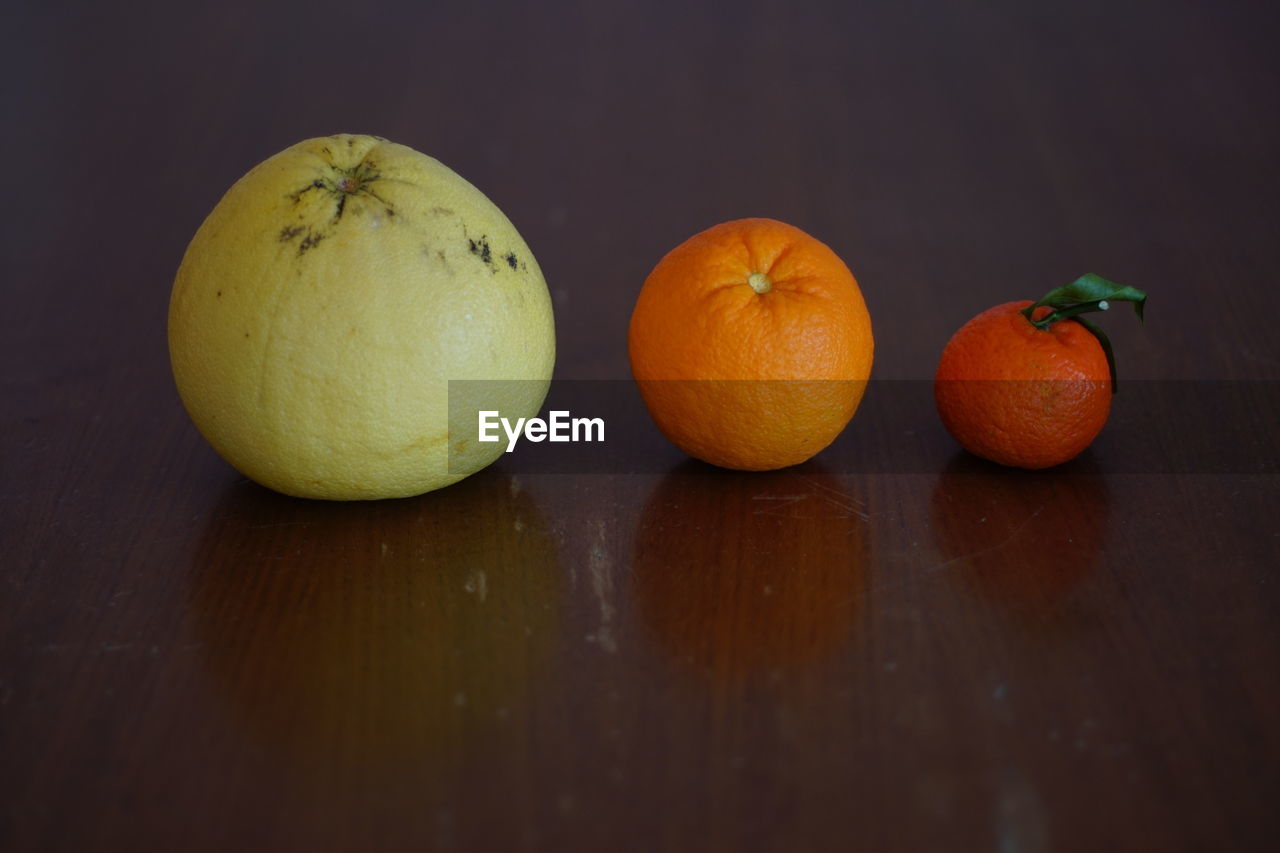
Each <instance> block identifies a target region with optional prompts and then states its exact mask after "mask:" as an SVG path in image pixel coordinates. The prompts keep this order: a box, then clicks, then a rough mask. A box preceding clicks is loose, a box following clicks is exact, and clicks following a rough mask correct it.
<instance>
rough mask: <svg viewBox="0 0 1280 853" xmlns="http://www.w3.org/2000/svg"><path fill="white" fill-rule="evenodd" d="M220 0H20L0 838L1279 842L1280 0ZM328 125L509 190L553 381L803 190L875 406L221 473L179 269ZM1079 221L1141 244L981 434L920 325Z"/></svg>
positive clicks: (11, 51)
mask: <svg viewBox="0 0 1280 853" xmlns="http://www.w3.org/2000/svg"><path fill="white" fill-rule="evenodd" d="M238 5H239V4H227V3H211V2H205V3H140V4H130V5H128V6H127V7H124V10H122V9H117V8H113V4H91V3H83V2H82V3H75V2H71V3H47V4H36V3H22V4H17V3H15V4H10V6H9V8H8V11H7V13H6V17H7V19H8V20H9V26H8V38H7V39H6V48H5V52H4V56H3V58H2V59H0V68H2V70H3V79H4V80H5V85H4V87H3V90H0V98H2V99H3V100H2V106H3V113H2V114H3V116H4V120H5V126H6V127H7V131H6V132H5V133H4V135H3V141H2V142H0V145H3V147H4V151H5V157H4V162H5V163H7V164H8V166H7V168H6V169H5V170H4V173H3V178H0V183H3V185H4V186H5V187H6V188H7V189H8V193H7V195H6V202H7V203H6V204H5V206H4V212H3V217H4V224H3V232H2V233H0V241H2V245H3V257H4V259H5V262H6V263H7V264H8V272H7V273H5V275H4V296H5V299H4V302H5V310H4V311H3V323H4V326H3V335H2V336H0V348H2V349H0V351H2V353H3V362H2V368H0V369H2V370H3V373H2V374H0V375H2V383H3V384H2V385H0V393H2V395H3V410H2V411H0V438H2V440H3V445H2V448H0V450H2V457H0V473H2V476H0V561H2V564H0V849H3V850H5V851H25V850H131V851H136V850H152V849H154V850H274V849H299V850H304V849H306V850H310V849H320V850H376V849H406V848H415V849H433V848H438V849H460V850H465V849H493V850H509V849H542V850H607V849H622V850H636V851H650V850H824V849H841V850H844V849H866V850H888V849H921V850H935V849H990V850H996V849H998V850H1008V851H1021V853H1030V851H1042V850H1103V849H1117V850H1119V849H1123V850H1182V849H1186V850H1209V849H1214V850H1233V851H1234V850H1251V849H1258V850H1262V849H1275V846H1274V845H1276V843H1277V841H1280V811H1277V808H1276V804H1277V800H1278V799H1280V684H1278V675H1280V630H1278V629H1280V626H1278V624H1277V616H1278V614H1280V587H1278V584H1277V577H1276V572H1277V565H1278V564H1280V560H1278V559H1277V558H1278V556H1280V537H1278V534H1277V531H1278V529H1280V524H1277V519H1280V488H1278V487H1280V463H1278V462H1277V455H1276V448H1275V444H1276V437H1277V430H1276V424H1277V422H1278V421H1280V392H1278V390H1277V389H1278V388H1280V385H1278V384H1277V380H1280V345H1278V344H1277V334H1276V331H1275V318H1276V316H1277V315H1278V314H1280V297H1277V290H1276V287H1275V270H1276V269H1277V267H1280V228H1278V227H1277V225H1278V223H1280V216H1278V214H1280V201H1278V200H1280V172H1278V169H1280V167H1278V165H1277V163H1278V162H1280V161H1278V160H1277V157H1276V154H1277V151H1280V109H1277V106H1278V101H1277V93H1278V92H1280V64H1278V62H1277V59H1276V56H1277V54H1276V51H1275V48H1274V36H1275V32H1276V24H1277V16H1276V13H1275V12H1274V7H1273V6H1271V5H1269V4H1263V3H1261V2H1257V3H1231V4H1209V3H1197V2H1192V0H1168V2H1155V0H1148V2H1142V0H1134V1H1133V2H1128V0H1126V2H1096V1H1095V0H1085V2H1070V3H1067V2H1062V3H1028V2H1020V1H1019V0H1004V2H973V3H926V2H895V1H894V0H883V2H880V0H876V1H875V2H859V3H839V2H830V3H825V4H813V3H801V4H796V5H792V4H780V3H762V2H744V3H736V4H730V3H719V4H713V5H694V6H689V5H686V4H684V3H664V2H653V0H648V2H622V3H603V4H574V5H569V4H563V5H561V4H554V3H549V4H527V5H526V4H517V3H498V4H462V3H454V4H450V8H445V9H431V8H429V6H430V4H417V3H408V2H404V3H400V4H378V3H370V4H340V3H324V2H317V3H310V4H305V5H297V6H292V7H286V6H267V7H266V8H252V7H251V6H250V4H245V7H244V8H237V6H238ZM339 131H354V132H369V133H376V134H380V135H382V136H386V137H389V138H391V139H393V140H396V141H399V142H403V143H406V144H408V145H411V146H413V147H415V148H418V149H419V150H422V151H425V152H427V153H430V154H432V155H434V156H436V157H438V158H440V159H441V160H442V161H444V162H445V163H447V164H449V165H450V166H451V167H453V168H454V169H456V170H457V171H459V172H460V173H461V174H463V175H464V176H466V177H467V178H468V179H469V180H471V181H472V182H473V183H475V184H476V185H477V186H479V187H480V188H481V189H482V190H484V191H485V192H486V193H487V194H488V195H489V196H490V197H491V198H493V199H494V201H496V202H497V203H498V205H499V206H501V207H502V208H503V209H504V211H505V212H506V213H507V214H508V215H509V216H510V218H511V219H512V221H513V222H514V223H515V224H516V225H517V227H518V228H519V229H520V230H521V232H522V234H523V235H524V237H525V238H526V239H527V241H528V243H529V244H530V246H531V247H532V248H533V249H534V251H535V252H536V253H537V257H538V260H539V261H540V263H541V265H542V267H543V269H544V270H545V272H546V275H547V279H548V283H549V287H550V290H551V293H552V296H553V299H554V304H555V311H556V319H557V328H558V342H559V344H558V345H559V358H558V362H557V368H556V370H557V377H558V379H562V380H598V382H594V383H581V384H579V385H578V386H575V387H578V389H579V390H583V389H586V390H588V391H589V390H590V389H591V388H592V387H595V388H598V389H602V390H601V393H602V394H605V395H606V396H607V395H609V394H612V395H614V396H615V397H622V398H624V399H623V400H622V403H623V404H625V403H626V401H627V399H630V400H631V402H632V403H634V397H628V394H631V393H633V392H631V391H630V390H629V389H630V386H628V385H627V384H626V380H627V379H628V376H629V374H628V370H627V361H626V348H625V336H626V325H627V320H628V318H629V314H630V309H631V306H632V304H633V302H634V299H635V296H636V292H637V289H638V287H639V285H640V283H641V282H642V281H643V279H644V276H645V274H646V273H647V272H648V270H649V269H650V268H651V267H652V265H653V264H654V263H655V262H656V261H657V260H658V258H659V257H661V255H662V254H663V253H664V252H666V251H667V250H668V249H670V248H671V247H672V246H674V245H675V244H677V243H678V242H680V241H681V240H683V239H684V238H686V237H687V236H689V235H690V234H692V233H694V232H695V231H698V230H700V229H702V228H705V227H707V226H709V225H711V224H714V223H716V222H719V221H723V220H727V219H733V218H738V217H741V216H752V215H755V216H771V217H775V218H778V219H782V220H785V221H788V222H791V223H794V224H796V225H798V226H800V227H802V228H804V229H805V230H807V231H809V232H810V233H812V234H814V235H815V236H817V237H819V238H820V239H822V240H824V241H825V242H827V243H828V244H829V245H831V246H832V247H833V248H834V249H835V250H836V251H837V252H838V253H839V254H840V255H841V256H842V257H843V258H844V259H845V260H846V261H847V262H848V263H849V265H850V267H851V268H852V269H853V270H854V272H855V274H856V275H857V276H858V278H859V281H860V282H861V285H862V288H863V292H864V294H865V296H866V299H867V302H868V305H869V307H870V310H871V313H872V317H873V321H874V324H875V333H876V341H877V351H876V366H875V373H874V379H875V381H874V382H873V384H872V387H871V389H870V391H869V392H868V397H867V403H866V410H865V412H860V413H859V415H858V417H857V418H855V420H854V422H853V424H852V425H851V426H850V428H849V429H848V430H847V431H846V432H845V433H844V435H843V436H842V437H841V438H840V439H839V441H838V442H837V443H836V444H835V445H834V446H833V447H832V448H831V449H830V450H828V451H827V452H826V453H824V454H822V455H820V456H819V457H817V459H815V460H813V461H812V462H810V463H808V464H806V465H804V466H801V467H799V468H796V469H792V470H787V471H782V472H777V473H771V474H759V475H757V474H741V473H732V472H727V471H719V470H716V469H712V468H709V467H707V466H703V465H700V464H697V463H692V462H689V461H687V460H686V459H685V458H684V457H683V456H682V455H681V454H680V453H679V452H678V451H676V450H675V449H674V448H672V447H670V446H669V445H666V444H665V442H663V441H662V439H661V438H660V436H657V434H656V432H655V431H654V429H653V427H652V425H651V424H649V423H648V422H647V421H646V420H645V419H644V418H643V417H638V418H637V419H635V420H634V421H632V422H628V423H626V424H622V425H618V426H619V430H620V431H619V435H623V434H626V435H627V436H629V438H627V440H625V441H624V440H622V439H621V438H620V439H619V440H617V441H615V442H613V443H610V444H608V446H607V452H606V451H604V450H602V451H601V454H602V455H599V456H597V457H595V462H593V463H592V462H586V463H578V465H579V467H577V468H574V467H572V466H571V467H569V468H566V469H556V470H547V469H541V470H540V469H539V468H538V466H537V465H533V464H527V465H525V466H524V467H520V463H519V462H518V461H508V460H504V461H501V462H499V463H498V464H496V465H494V466H492V467H491V468H490V469H487V470H485V471H484V472H482V473H480V474H478V475H476V476H475V477H473V478H471V479H469V480H466V481H464V482H462V483H460V484H458V485H456V486H454V487H451V488H449V489H446V490H443V491H440V492H437V493H432V494H428V495H425V496H423V497H420V498H416V499H409V500H403V501H391V502H378V503H357V504H332V503H320V502H307V501H301V500H295V499H289V498H284V497H281V496H278V495H276V494H274V493H271V492H268V491H266V490H264V489H262V488H261V487H258V486H256V485H254V484H252V483H250V482H248V481H246V480H244V479H243V478H242V477H240V476H239V475H238V474H237V473H236V472H235V471H234V470H232V469H231V468H230V467H228V466H227V465H226V464H225V463H224V462H223V461H222V460H221V459H219V458H218V457H217V456H216V455H215V454H214V452H213V451H212V450H211V449H210V448H209V447H208V446H207V445H206V444H205V443H204V441H203V440H202V439H201V438H200V436H199V435H198V433H197V432H196V431H195V429H194V427H193V426H192V424H191V423H190V421H189V420H188V418H187V416H186V414H185V413H184V411H183V409H182V406H181V403H180V401H179V399H178V396H177V394H176V391H175V389H174V386H173V382H172V378H171V376H170V373H169V364H168V354H167V350H166V342H165V316H166V310H167V303H168V296H169V289H170V286H171V283H172V280H173V273H174V270H175V269H176V267H177V264H178V262H179V260H180V258H181V256H182V252H183V250H184V248H185V246H186V241H187V240H188V239H189V238H190V237H191V235H192V233H193V232H194V231H195V229H196V227H197V226H198V225H199V223H200V221H201V219H202V218H203V216H204V215H205V214H206V213H207V212H208V210H209V209H210V208H211V207H212V206H213V204H214V203H215V202H216V201H217V199H218V198H219V197H220V195H221V193H222V192H223V191H224V190H225V189H226V187H228V186H229V185H230V184H231V182H232V181H233V180H235V179H236V178H237V177H239V176H240V175H241V174H242V173H243V172H245V171H246V170H247V169H248V168H249V167H251V166H252V165H253V164H255V163H256V162H258V161H259V160H261V159H263V158H265V157H266V156H269V155H270V154H273V153H275V152H276V151H278V150H280V149H282V148H284V147H286V146H287V145H289V144H292V143H293V142H296V141H298V140H300V139H303V138H306V137H309V136H317V135H324V134H329V133H335V132H339ZM1087 271H1093V272H1097V273H1100V274H1103V275H1105V276H1107V277H1109V278H1112V279H1115V280H1117V281H1120V282H1124V283H1126V284H1132V285H1134V286H1137V287H1140V288H1143V289H1145V290H1147V291H1148V292H1149V293H1150V295H1151V296H1150V305H1149V309H1148V312H1147V323H1146V324H1145V326H1143V325H1140V324H1138V323H1137V321H1136V320H1135V318H1134V317H1133V316H1132V314H1131V313H1122V312H1112V315H1113V316H1109V317H1107V318H1106V319H1105V322H1106V325H1107V327H1108V329H1109V330H1110V332H1111V333H1112V340H1113V341H1114V343H1115V346H1116V350H1117V352H1118V358H1119V366H1120V372H1121V383H1122V388H1121V393H1120V395H1119V396H1118V397H1117V398H1116V406H1115V412H1114V415H1113V420H1112V423H1111V424H1110V425H1109V426H1108V428H1107V431H1105V432H1104V433H1103V435H1102V436H1101V437H1100V438H1099V440H1098V442H1097V443H1096V444H1095V446H1094V447H1093V448H1092V449H1091V450H1090V451H1088V452H1087V453H1086V454H1085V455H1084V456H1083V457H1081V458H1080V459H1079V460H1077V461H1076V462H1073V463H1071V464H1069V465H1067V466H1064V467H1063V468H1061V469H1058V470H1053V471H1048V472H1042V473H1038V474H1026V473H1018V472H1010V471H1005V470H1000V469H997V468H994V467H992V466H989V465H986V464H983V463H979V462H977V461H975V460H973V459H971V458H969V457H966V456H965V455H964V454H963V453H961V452H959V451H958V450H957V448H956V447H955V445H954V444H953V443H952V442H951V440H950V438H949V437H948V436H947V434H946V433H945V432H944V431H943V429H942V427H941V425H940V424H939V422H938V420H937V417H936V415H935V414H934V412H933V411H932V408H931V406H930V404H929V402H928V389H929V385H928V381H927V380H929V378H930V377H931V376H932V371H933V368H934V366H935V364H936V361H937V357H938V353H939V352H940V350H941V347H942V345H943V344H944V343H945V341H946V340H947V338H948V336H949V335H950V334H951V332H952V331H954V330H955V329H956V328H957V327H959V325H960V324H961V323H963V322H964V321H965V320H966V319H968V318H969V317H970V316H972V315H973V314H975V313H977V312H978V311H980V310H982V309H984V308H986V307H988V306H990V305H992V304H995V303H997V302H1003V301H1007V300H1010V299H1017V298H1035V297H1037V296H1039V295H1040V294H1041V293H1043V292H1044V291H1046V290H1048V289H1049V288H1051V287H1054V286H1056V285H1059V284H1062V283H1065V282H1066V281H1069V280H1071V279H1073V278H1074V277H1075V276H1077V275H1079V274H1081V273H1083V272H1087ZM1126 381H1128V382H1129V385H1128V386H1127V387H1126V386H1125V384H1124V383H1125V382H1126ZM1130 389H1131V390H1130ZM516 455H517V456H518V455H519V454H518V453H517V454H516ZM513 460H514V457H513Z"/></svg>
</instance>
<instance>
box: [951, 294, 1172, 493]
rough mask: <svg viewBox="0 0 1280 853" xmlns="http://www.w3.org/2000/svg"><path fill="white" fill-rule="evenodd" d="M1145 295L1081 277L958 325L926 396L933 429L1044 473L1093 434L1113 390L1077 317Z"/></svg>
mask: <svg viewBox="0 0 1280 853" xmlns="http://www.w3.org/2000/svg"><path fill="white" fill-rule="evenodd" d="M1146 300H1147V295H1146V294H1145V293H1143V292H1142V291H1140V290H1137V289H1135V288H1132V287H1124V286H1121V285H1118V284H1115V283H1113V282H1110V281H1107V280H1106V279H1104V278H1100V277H1099V276H1096V275H1093V274H1088V275H1084V276H1081V277H1080V278H1079V279H1077V280H1076V281H1074V282H1072V283H1071V284H1069V285H1066V286H1065V287H1060V288H1058V289H1056V290H1053V291H1050V292H1049V293H1048V294H1046V295H1045V297H1044V298H1043V299H1040V300H1039V301H1037V302H1029V301H1025V300H1024V301H1020V302H1007V303H1005V304H1003V305H997V306H995V307H994V308H990V309H988V310H986V311H984V312H982V313H981V314H979V315H978V316H976V317H974V318H973V319H972V320H970V321H969V322H968V323H965V324H964V326H962V327H961V328H960V330H959V331H957V332H956V333H955V335H953V336H952V337H951V340H950V341H948V342H947V345H946V347H945V348H944V349H943V351H942V358H941V359H940V360H939V362H938V370H937V374H936V376H935V378H934V400H935V402H936V403H937V407H938V414H939V416H940V417H941V418H942V423H943V425H944V426H945V427H946V428H947V431H948V432H949V433H951V435H952V437H954V438H955V440H956V441H957V442H959V443H960V446H961V447H963V448H964V449H965V450H967V451H969V452H970V453H972V454H974V455H975V456H980V457H982V458H984V459H988V460H990V461H992V462H997V463H999V464H1001V465H1007V466H1011V467H1017V468H1033V469H1035V468H1049V467H1052V466H1054V465H1059V464H1061V463H1063V462H1066V461H1068V460H1070V459H1073V458H1075V457H1076V456H1077V455H1079V454H1080V453H1081V452H1082V451H1083V450H1084V449H1085V448H1086V447H1088V446H1089V445H1090V444H1091V443H1092V442H1093V440H1094V438H1096V437H1097V435H1098V433H1099V432H1101V431H1102V427H1103V425H1104V424H1106V422H1107V416H1108V414H1109V413H1110V411H1111V397H1112V395H1113V394H1114V393H1115V391H1116V387H1117V386H1116V371H1115V358H1114V355H1113V353H1112V349H1111V342H1110V341H1109V340H1107V337H1106V335H1104V334H1103V333H1102V330H1101V329H1099V328H1098V327H1097V325H1095V324H1094V323H1092V322H1090V321H1089V320H1087V319H1085V318H1084V317H1083V316H1080V315H1082V314H1086V313H1090V312H1095V311H1106V310H1107V309H1108V308H1109V307H1110V305H1111V303H1112V302H1130V303H1132V304H1133V307H1134V311H1135V312H1136V313H1137V315H1138V318H1139V319H1142V314H1143V309H1144V307H1145V305H1146Z"/></svg>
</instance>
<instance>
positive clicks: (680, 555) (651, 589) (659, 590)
mask: <svg viewBox="0 0 1280 853" xmlns="http://www.w3.org/2000/svg"><path fill="white" fill-rule="evenodd" d="M868 540H869V536H868V535H867V523H866V512H865V509H864V506H863V503H862V501H861V500H860V499H859V498H858V497H857V495H856V494H855V493H854V492H853V491H851V489H850V487H849V486H848V485H847V483H846V482H845V481H844V480H842V479H841V478H837V477H835V476H832V475H831V474H829V473H827V472H825V471H824V470H823V469H822V468H821V467H820V466H818V465H817V464H816V463H808V464H806V465H802V466H798V467H795V468H790V469H786V470H783V471H775V472H768V473H748V472H735V471H726V470H721V469H716V468H712V467H711V466H708V465H704V464H702V463H699V462H692V461H691V462H688V463H685V464H683V465H681V466H680V467H679V468H676V469H675V470H673V471H671V472H670V473H669V474H667V475H666V476H665V477H664V478H663V479H662V480H661V481H660V482H659V483H658V485H657V486H656V487H655V488H654V490H653V493H652V494H651V495H650V496H649V498H648V500H647V502H646V505H645V508H644V511H643V513H642V515H641V518H640V521H639V524H638V527H637V531H636V544H635V559H634V565H633V570H632V591H633V596H634V600H635V602H636V608H637V611H638V614H639V617H640V620H641V623H642V625H643V626H644V628H645V629H646V632H647V634H648V635H649V636H650V637H651V638H652V640H653V642H654V643H655V644H656V645H657V646H659V647H660V648H662V649H663V650H664V651H665V653H666V655H667V656H668V657H669V658H670V659H672V660H673V661H675V662H676V663H677V665H679V666H687V667H692V668H693V669H694V670H695V671H698V672H700V673H704V674H706V675H708V676H710V677H711V678H712V679H713V680H717V681H729V682H733V681H735V680H737V679H740V678H742V677H746V676H749V675H751V674H752V673H759V672H764V671H768V670H769V669H772V668H776V667H784V666H793V665H807V664H813V663H817V662H819V661H821V660H823V659H824V658H826V657H827V656H829V655H831V654H833V653H834V652H835V651H836V650H837V649H838V648H839V647H840V646H841V644H842V643H844V642H846V640H847V639H848V638H849V636H850V633H851V631H852V629H853V627H854V625H855V623H856V620H857V617H858V609H859V606H860V603H861V599H862V595H863V584H864V567H865V564H866V562H867V559H868Z"/></svg>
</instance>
